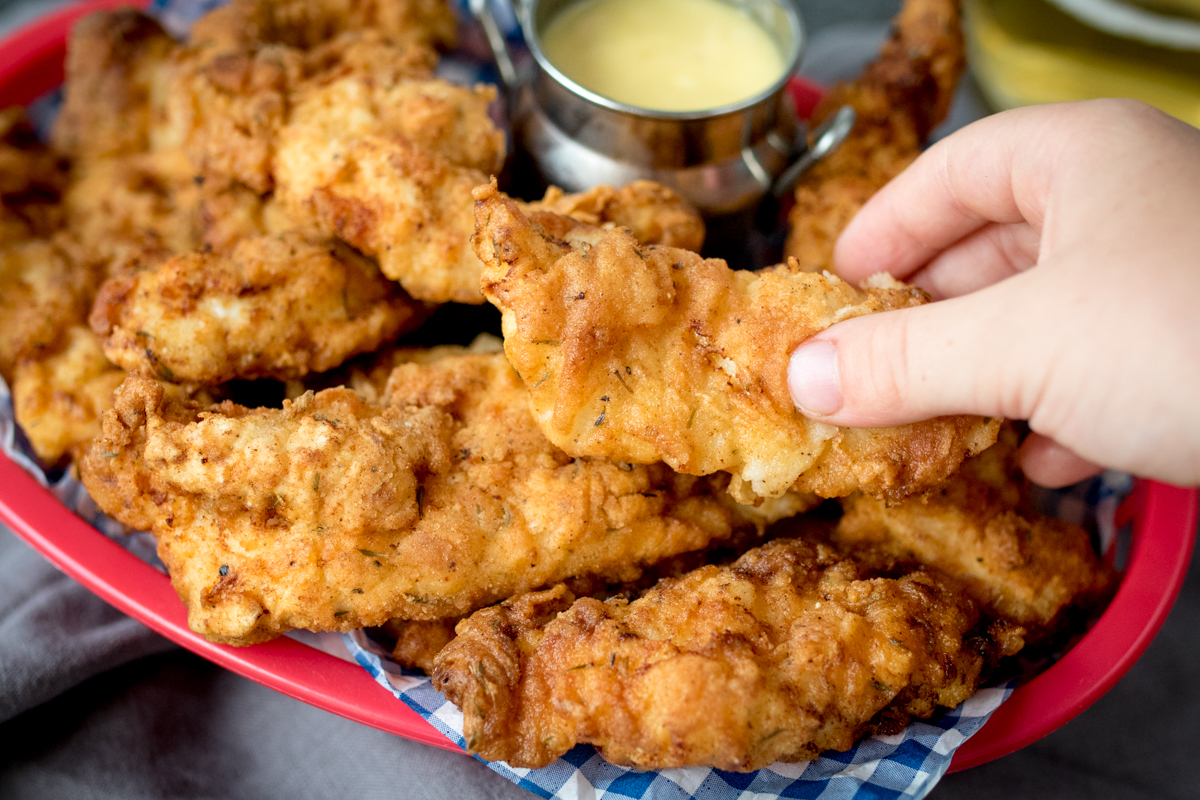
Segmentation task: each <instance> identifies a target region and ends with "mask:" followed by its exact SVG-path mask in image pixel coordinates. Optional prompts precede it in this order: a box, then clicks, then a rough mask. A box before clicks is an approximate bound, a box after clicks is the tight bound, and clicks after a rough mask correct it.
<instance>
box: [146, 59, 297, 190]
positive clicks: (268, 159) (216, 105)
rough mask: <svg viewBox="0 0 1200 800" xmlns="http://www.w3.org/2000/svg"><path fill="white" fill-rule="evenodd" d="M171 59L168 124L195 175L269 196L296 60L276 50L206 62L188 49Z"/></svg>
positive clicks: (295, 75)
mask: <svg viewBox="0 0 1200 800" xmlns="http://www.w3.org/2000/svg"><path fill="white" fill-rule="evenodd" d="M176 61H177V63H176V67H175V70H174V72H173V75H172V80H171V87H170V94H169V97H168V100H167V120H168V121H167V125H168V127H169V128H170V130H171V131H172V136H173V138H175V139H176V140H178V141H179V143H180V146H181V147H182V148H183V150H184V151H185V152H186V153H187V155H188V157H189V158H190V159H191V162H192V164H193V166H194V167H195V168H196V170H197V171H198V173H199V174H201V175H204V176H205V177H206V178H207V179H209V180H230V179H232V180H236V181H238V182H240V183H243V184H245V185H246V186H248V187H250V188H251V189H252V190H254V191H255V192H258V193H260V194H262V193H265V192H267V191H269V190H270V189H271V188H272V186H273V178H272V173H271V167H272V159H273V157H274V147H275V137H276V134H277V133H278V131H279V128H280V127H282V125H283V124H284V122H285V121H286V119H287V112H288V100H289V92H290V90H291V87H293V86H294V85H295V84H297V83H298V82H299V81H300V80H301V78H302V75H303V56H302V54H301V53H300V52H299V51H297V50H293V49H292V48H288V47H282V46H276V47H262V48H259V49H257V50H254V51H249V52H242V51H235V52H230V53H222V54H220V55H216V56H211V57H210V56H209V54H207V53H199V52H195V51H194V50H193V51H192V52H184V53H181V54H180V55H179V56H178V57H177V59H176Z"/></svg>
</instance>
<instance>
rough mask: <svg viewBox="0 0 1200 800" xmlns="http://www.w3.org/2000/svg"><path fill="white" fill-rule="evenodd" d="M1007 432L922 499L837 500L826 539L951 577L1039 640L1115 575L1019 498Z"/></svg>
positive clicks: (1069, 532)
mask: <svg viewBox="0 0 1200 800" xmlns="http://www.w3.org/2000/svg"><path fill="white" fill-rule="evenodd" d="M1006 437H1007V439H1008V440H1007V441H1002V442H1000V443H998V444H996V445H995V446H993V447H991V448H989V449H988V450H986V451H984V452H983V453H982V454H980V455H979V456H976V457H975V458H973V459H970V460H969V461H967V462H966V463H965V464H963V467H962V469H960V470H959V471H958V473H957V474H955V475H954V476H952V477H951V478H950V479H949V480H948V481H946V482H945V483H944V484H942V485H941V486H939V487H937V488H935V489H933V490H932V491H930V492H929V494H928V495H927V496H925V497H922V498H913V499H910V500H906V501H904V502H901V503H891V504H889V503H883V502H880V501H878V500H874V499H872V498H870V497H863V496H862V495H852V496H850V497H848V498H845V499H844V500H843V501H842V504H843V506H844V507H845V512H846V513H845V515H844V516H843V517H842V519H841V521H840V522H839V523H838V526H837V529H836V531H835V532H834V534H833V538H834V541H835V542H837V544H838V545H839V546H841V547H848V548H859V549H861V548H864V547H867V548H871V549H873V550H875V551H877V552H881V553H884V554H886V555H887V556H890V557H891V558H895V559H899V560H901V561H909V562H911V561H917V562H919V563H921V564H923V565H925V566H929V567H934V568H936V569H938V570H940V571H942V572H944V573H946V574H948V575H953V576H954V577H956V578H958V579H960V580H962V581H963V584H964V586H965V587H966V591H967V592H968V593H969V594H970V596H971V597H972V598H974V599H975V600H976V602H978V603H980V604H981V605H983V606H984V607H985V608H986V609H988V610H989V612H990V613H993V614H996V615H998V616H1000V617H1003V618H1004V619H1007V620H1010V621H1012V622H1014V623H1015V624H1018V625H1021V626H1023V627H1025V628H1026V629H1027V630H1028V631H1029V638H1031V639H1032V638H1043V637H1044V636H1045V635H1048V634H1049V633H1053V632H1055V631H1056V630H1058V629H1059V628H1061V627H1062V625H1063V624H1064V623H1065V622H1066V614H1065V612H1066V611H1068V610H1069V609H1072V608H1088V607H1092V606H1094V605H1095V604H1096V603H1097V602H1099V601H1100V600H1101V599H1102V598H1103V597H1104V596H1105V594H1106V592H1107V590H1108V588H1109V587H1110V586H1111V584H1112V579H1113V575H1112V572H1111V571H1110V570H1109V569H1108V568H1106V567H1105V566H1104V565H1103V564H1101V563H1100V561H1099V559H1098V558H1097V557H1096V551H1095V550H1094V549H1093V548H1092V544H1091V540H1090V538H1089V537H1088V533H1087V531H1085V530H1084V529H1083V528H1081V527H1080V526H1078V525H1075V524H1074V523H1071V522H1067V521H1066V520H1061V519H1054V518H1052V517H1047V516H1045V515H1043V514H1039V513H1037V512H1036V511H1034V510H1032V509H1031V508H1029V507H1028V506H1027V504H1026V503H1024V502H1023V498H1022V497H1021V492H1020V490H1019V488H1018V487H1020V486H1021V478H1020V476H1019V473H1018V472H1017V469H1016V463H1015V462H1016V446H1015V441H1014V440H1015V437H1014V436H1013V435H1012V434H1011V431H1006Z"/></svg>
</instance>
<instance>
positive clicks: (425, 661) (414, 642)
mask: <svg viewBox="0 0 1200 800" xmlns="http://www.w3.org/2000/svg"><path fill="white" fill-rule="evenodd" d="M460 619H462V618H461V617H450V618H448V619H433V620H418V619H394V620H390V621H389V622H388V624H387V625H385V626H383V627H384V630H385V631H387V632H388V633H389V634H391V635H392V636H395V637H396V644H395V646H394V647H393V648H392V660H393V661H395V662H396V663H397V664H399V665H400V666H402V667H408V668H409V669H419V670H421V671H422V672H424V673H425V674H426V675H431V674H433V660H434V659H435V658H436V657H437V654H438V653H440V652H441V651H442V648H444V647H445V646H446V645H448V644H450V642H451V640H453V639H454V626H455V625H457V624H458V621H459V620H460Z"/></svg>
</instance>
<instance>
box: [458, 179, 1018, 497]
mask: <svg viewBox="0 0 1200 800" xmlns="http://www.w3.org/2000/svg"><path fill="white" fill-rule="evenodd" d="M476 198H477V199H478V203H477V205H476V219H477V224H478V227H477V230H476V234H475V248H476V252H477V254H478V255H479V257H480V259H482V260H483V262H484V264H485V268H484V274H483V288H484V293H485V294H486V295H487V297H488V299H489V300H490V301H491V302H492V303H493V304H494V305H496V306H497V307H498V308H499V309H500V310H501V311H502V312H503V315H504V317H503V326H504V349H505V352H506V353H507V354H508V357H509V359H510V360H511V361H512V363H513V365H514V366H515V367H516V368H517V371H518V372H519V373H520V374H521V377H522V378H523V379H524V380H525V382H526V385H527V386H528V387H529V390H530V400H531V402H532V403H533V406H532V408H533V415H534V418H535V419H536V420H537V422H538V425H539V426H541V428H542V431H543V432H544V433H545V434H546V435H547V437H548V438H549V439H550V440H551V441H552V442H554V443H555V445H556V446H558V447H561V448H563V449H564V450H565V451H566V452H568V453H571V454H573V455H577V456H604V457H608V458H618V459H623V460H628V461H632V462H635V463H652V462H655V461H660V460H661V461H665V462H666V463H667V464H669V465H670V466H671V467H672V468H674V469H677V470H679V471H681V472H686V473H688V474H694V475H707V474H710V473H713V472H717V471H726V472H729V473H731V474H732V476H733V481H732V483H731V486H730V490H731V491H732V492H733V493H734V497H736V498H738V499H739V500H740V501H742V502H749V501H751V500H753V499H754V498H755V497H777V496H779V495H781V494H783V493H784V492H786V491H787V490H789V489H793V488H794V489H795V490H797V491H803V492H815V493H816V494H819V495H821V496H823V497H838V496H842V495H846V494H849V493H850V492H852V491H855V490H860V491H864V492H867V493H869V494H872V495H876V496H887V497H892V498H895V497H903V496H905V495H907V494H910V493H913V492H920V491H923V490H925V489H927V488H929V487H931V486H933V485H935V484H937V483H938V482H940V481H941V480H944V479H945V478H946V477H947V476H949V475H950V474H951V473H952V472H953V471H954V470H955V469H956V468H957V467H958V465H959V464H960V463H961V462H962V460H963V458H964V457H966V456H967V455H971V454H974V453H976V452H979V451H980V450H982V449H984V448H985V447H987V446H989V445H990V444H992V443H993V442H994V441H995V437H996V430H997V428H998V426H999V421H997V420H985V419H983V418H980V417H970V416H957V417H941V418H938V419H935V420H930V421H928V422H924V423H920V424H917V425H909V426H902V427H898V428H882V429H839V428H836V427H834V426H830V425H825V424H822V423H819V422H815V421H813V420H809V419H806V418H805V417H803V416H802V415H801V414H800V413H799V412H798V411H796V409H795V406H794V405H793V404H792V401H791V398H790V395H789V393H788V389H787V382H786V368H787V359H788V357H789V355H790V354H791V352H792V351H793V350H794V349H795V348H796V346H797V345H799V344H800V342H802V341H804V340H805V339H806V338H808V337H809V336H812V335H813V334H815V333H817V332H819V331H821V330H823V329H825V328H827V327H829V326H830V325H832V324H834V323H835V322H839V321H841V320H844V319H848V318H850V317H855V316H859V315H862V314H870V313H875V312H878V311H885V310H888V309H893V308H904V307H906V306H910V305H916V304H919V303H921V302H924V301H925V298H924V297H923V295H922V294H921V293H920V292H919V290H916V289H912V288H910V287H906V286H904V285H902V284H899V283H897V282H895V281H892V280H891V279H884V280H880V281H878V282H876V283H874V284H873V285H872V286H871V287H870V288H868V289H866V290H865V291H858V290H856V289H855V288H854V287H852V286H850V285H849V284H846V283H845V282H843V281H841V280H839V279H838V278H836V277H833V276H831V275H828V274H824V275H819V274H809V273H800V274H797V273H793V272H792V271H790V270H788V269H784V268H774V269H767V270H762V271H760V272H735V271H733V270H731V269H729V268H728V267H727V266H726V264H725V262H723V261H720V260H716V259H709V260H705V259H702V258H700V256H698V255H696V254H695V253H692V252H689V251H686V250H680V249H676V248H669V247H642V246H640V245H639V244H638V243H637V242H636V241H635V240H634V239H633V238H632V237H631V236H629V235H628V234H627V233H625V232H624V231H621V230H612V231H603V230H600V229H597V228H592V227H590V226H582V225H578V224H575V223H573V222H572V221H571V220H568V219H566V218H565V217H559V216H557V215H551V214H546V213H540V214H534V218H533V219H532V220H531V219H529V218H527V217H525V216H524V215H523V214H522V213H521V212H520V210H519V208H518V207H517V205H516V204H515V203H513V202H512V201H510V200H508V199H506V198H504V197H503V196H502V195H500V193H499V192H497V191H496V189H495V187H494V186H492V187H481V188H480V189H479V190H478V191H477V192H476ZM880 277H881V278H885V276H880Z"/></svg>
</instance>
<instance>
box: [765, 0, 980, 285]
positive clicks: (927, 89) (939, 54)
mask: <svg viewBox="0 0 1200 800" xmlns="http://www.w3.org/2000/svg"><path fill="white" fill-rule="evenodd" d="M963 64H964V58H963V39H962V30H961V24H960V16H959V2H958V0H906V2H905V4H904V6H903V7H902V8H901V10H900V13H899V14H898V15H897V17H896V19H895V20H894V22H893V25H892V35H891V38H889V39H888V40H887V42H885V43H884V45H883V48H882V50H881V51H880V53H879V57H878V58H877V59H876V60H875V61H874V62H873V63H871V64H869V65H868V66H867V68H866V70H865V71H864V72H863V74H862V75H861V76H860V77H859V78H858V79H857V80H855V81H852V82H850V83H846V84H842V85H839V86H836V87H834V88H833V89H832V90H831V91H830V92H829V93H828V94H826V95H825V97H824V98H823V99H822V101H821V103H820V105H819V106H818V107H817V109H816V111H815V112H814V114H813V118H812V122H813V125H814V126H815V125H818V124H820V123H821V122H822V121H824V120H825V118H826V117H828V116H829V115H831V114H833V113H834V112H835V111H837V110H838V109H839V108H840V107H842V106H843V105H850V106H852V107H853V108H854V110H855V112H856V113H857V114H858V119H857V122H856V123H855V126H854V130H853V131H852V132H851V133H850V136H849V137H848V138H847V139H846V141H845V142H843V143H842V145H841V146H840V147H839V148H838V149H837V150H835V151H834V152H832V153H830V154H829V155H828V156H826V157H825V158H823V159H821V160H820V161H818V162H817V163H816V164H815V165H814V166H813V168H812V169H811V170H809V171H808V172H807V173H806V174H805V175H804V177H803V178H802V179H801V181H800V184H799V186H797V187H796V205H795V206H794V207H793V208H792V210H791V212H790V214H789V215H788V224H789V230H788V240H787V245H786V247H785V250H784V252H785V254H786V255H787V256H789V257H791V258H794V259H796V263H797V265H798V267H799V269H802V270H804V271H807V272H815V271H820V270H823V269H828V270H832V269H833V247H834V244H835V243H836V242H837V238H838V236H839V235H840V234H841V232H842V229H844V228H845V227H846V225H847V224H848V223H849V222H850V219H851V218H852V217H853V216H854V215H855V214H856V213H858V210H859V209H860V208H862V206H863V204H864V203H866V201H867V200H868V199H869V198H870V197H871V195H873V194H875V192H876V191H878V190H879V189H880V188H882V187H883V185H884V184H885V183H887V182H888V181H890V180H891V179H892V178H894V177H896V175H898V174H900V172H902V171H903V170H904V168H905V167H907V166H908V165H909V164H911V163H912V162H913V160H915V159H916V157H917V156H918V155H919V154H920V152H921V147H922V146H923V145H924V144H925V141H926V140H927V139H928V138H929V133H930V131H932V130H933V128H934V127H935V126H937V124H938V123H939V122H941V121H942V120H943V119H945V117H946V113H947V111H948V110H949V108H950V101H951V99H952V98H953V96H954V89H955V87H956V85H957V84H958V78H959V75H960V74H961V73H962V70H963Z"/></svg>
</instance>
